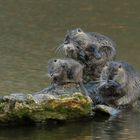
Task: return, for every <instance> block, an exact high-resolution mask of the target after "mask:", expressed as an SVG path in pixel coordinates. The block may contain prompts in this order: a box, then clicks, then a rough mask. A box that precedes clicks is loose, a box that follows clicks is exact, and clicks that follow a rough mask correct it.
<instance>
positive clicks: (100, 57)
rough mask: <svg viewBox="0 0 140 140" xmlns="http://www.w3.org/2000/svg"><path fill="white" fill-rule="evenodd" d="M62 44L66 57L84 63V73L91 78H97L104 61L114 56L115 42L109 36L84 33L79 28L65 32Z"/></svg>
mask: <svg viewBox="0 0 140 140" xmlns="http://www.w3.org/2000/svg"><path fill="white" fill-rule="evenodd" d="M62 46H63V47H62V48H63V50H64V52H65V55H66V56H67V57H71V58H73V59H76V60H78V61H79V62H80V63H82V64H84V65H86V69H85V71H86V72H85V73H86V74H87V73H89V74H88V75H89V76H88V77H90V78H91V77H92V78H91V79H92V80H97V79H98V78H99V75H100V72H101V70H102V68H103V67H104V65H105V64H106V62H108V61H111V60H113V59H114V58H115V56H116V44H115V43H114V42H113V41H112V40H111V39H110V38H109V37H107V36H104V35H102V34H100V33H96V32H89V33H86V32H84V31H82V30H81V29H79V28H77V29H74V30H71V31H69V32H68V33H67V34H66V37H65V39H64V43H63V45H62ZM84 80H85V81H87V80H86V79H85V78H84Z"/></svg>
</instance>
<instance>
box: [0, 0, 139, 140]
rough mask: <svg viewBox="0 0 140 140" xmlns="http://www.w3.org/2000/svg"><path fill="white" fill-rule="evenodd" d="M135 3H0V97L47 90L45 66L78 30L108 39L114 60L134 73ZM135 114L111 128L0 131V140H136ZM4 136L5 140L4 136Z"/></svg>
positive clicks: (119, 0)
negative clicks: (123, 62)
mask: <svg viewBox="0 0 140 140" xmlns="http://www.w3.org/2000/svg"><path fill="white" fill-rule="evenodd" d="M139 5H140V1H138V0H137V1H133V0H116V1H115V0H86V1H84V0H71V1H68V0H0V94H1V95H4V94H9V93H13V92H24V93H32V92H36V91H39V90H41V89H42V88H45V87H46V86H47V85H48V84H49V79H48V77H47V61H48V59H50V58H52V57H60V56H61V57H62V55H61V54H55V53H54V50H55V48H56V47H58V46H59V45H60V44H61V42H62V40H63V38H64V35H65V33H66V31H67V30H68V29H73V28H77V27H81V28H82V29H83V30H85V31H95V32H100V33H102V34H105V35H108V36H110V37H112V38H113V40H114V41H115V42H116V43H117V45H118V47H117V53H118V55H117V58H118V59H121V60H126V61H128V62H129V63H131V64H133V65H134V66H135V67H136V68H137V69H138V70H139V71H140V63H139V61H140V55H139V54H140V49H139V48H140V46H139V44H140V39H139V37H140V28H139V25H140V15H139V13H140V8H139ZM139 117H140V116H139V114H131V113H130V114H129V113H128V114H126V115H124V116H122V117H121V118H117V119H116V120H115V121H113V122H108V121H107V122H106V121H102V122H100V121H99V122H97V121H93V122H92V123H91V122H88V123H84V124H83V123H76V124H69V125H66V126H65V125H64V126H60V127H56V128H50V127H49V128H47V127H45V128H44V127H43V128H41V129H40V128H38V127H35V128H34V127H33V128H27V127H25V128H15V129H12V128H5V129H1V130H0V139H1V140H8V139H15V138H16V139H17V140H26V139H30V140H32V139H34V140H49V139H51V140H57V139H61V140H66V139H72V140H90V139H111V140H112V139H121V140H122V139H124V140H125V139H133V140H135V139H139V138H140V136H139V132H140V127H139V126H140V121H139ZM7 134H8V135H7Z"/></svg>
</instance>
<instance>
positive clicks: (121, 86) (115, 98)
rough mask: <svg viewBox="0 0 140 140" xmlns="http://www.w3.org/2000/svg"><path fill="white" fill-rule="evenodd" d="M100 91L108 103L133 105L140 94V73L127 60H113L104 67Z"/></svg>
mask: <svg viewBox="0 0 140 140" xmlns="http://www.w3.org/2000/svg"><path fill="white" fill-rule="evenodd" d="M100 80H101V81H104V80H105V81H104V82H101V83H100V88H99V89H100V90H99V92H100V93H101V94H102V95H103V97H104V99H106V103H109V104H110V103H111V104H114V105H115V106H131V105H132V104H133V103H134V102H135V101H136V100H137V99H138V97H139V96H140V75H139V73H138V72H137V71H136V70H135V69H134V68H133V66H131V65H130V64H128V63H127V62H122V61H112V62H110V63H108V65H107V66H105V67H104V69H103V71H102V73H101V77H100Z"/></svg>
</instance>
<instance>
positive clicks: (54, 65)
mask: <svg viewBox="0 0 140 140" xmlns="http://www.w3.org/2000/svg"><path fill="white" fill-rule="evenodd" d="M67 67H68V66H67V64H66V63H63V62H62V61H61V59H50V60H49V61H48V75H49V77H50V78H51V79H52V81H53V82H61V81H62V80H63V78H65V76H66V69H67Z"/></svg>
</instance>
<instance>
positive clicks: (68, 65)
mask: <svg viewBox="0 0 140 140" xmlns="http://www.w3.org/2000/svg"><path fill="white" fill-rule="evenodd" d="M48 74H49V76H50V77H51V78H52V80H53V83H55V84H57V85H62V84H66V83H69V82H75V83H77V84H79V85H80V86H81V88H82V89H83V90H84V91H85V94H86V95H87V96H88V92H87V90H86V89H85V87H84V85H83V66H82V65H81V64H80V63H79V62H77V61H75V60H73V59H68V58H67V59H66V58H65V59H51V60H49V61H48Z"/></svg>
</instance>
